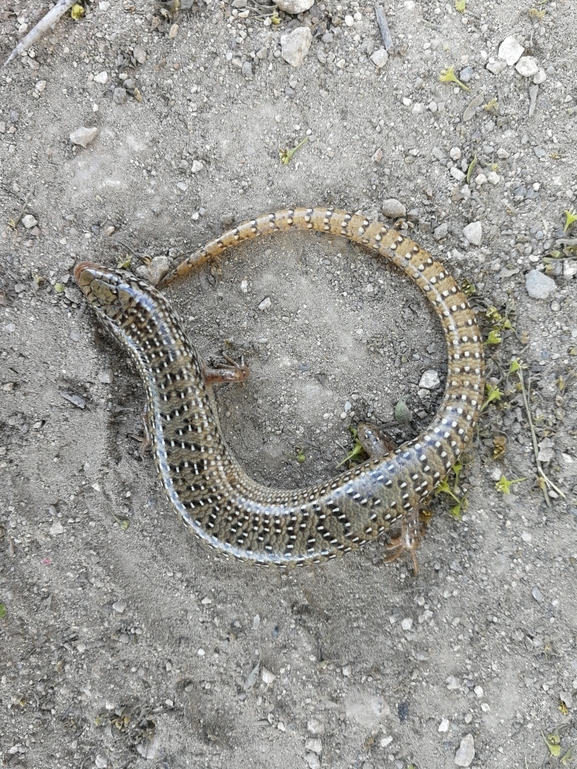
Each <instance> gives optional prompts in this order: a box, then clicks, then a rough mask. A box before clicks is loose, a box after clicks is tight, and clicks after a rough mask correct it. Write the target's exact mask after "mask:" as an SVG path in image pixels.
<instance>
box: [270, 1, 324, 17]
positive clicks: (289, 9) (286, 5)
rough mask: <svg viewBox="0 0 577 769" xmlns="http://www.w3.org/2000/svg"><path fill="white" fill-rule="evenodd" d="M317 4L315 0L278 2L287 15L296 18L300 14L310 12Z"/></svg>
mask: <svg viewBox="0 0 577 769" xmlns="http://www.w3.org/2000/svg"><path fill="white" fill-rule="evenodd" d="M314 3H315V0H277V3H276V4H277V6H278V7H279V8H280V9H281V11H284V12H285V13H292V14H293V15H294V16H296V15H297V14H298V13H304V12H305V11H308V9H309V8H311V7H312V6H313V5H314Z"/></svg>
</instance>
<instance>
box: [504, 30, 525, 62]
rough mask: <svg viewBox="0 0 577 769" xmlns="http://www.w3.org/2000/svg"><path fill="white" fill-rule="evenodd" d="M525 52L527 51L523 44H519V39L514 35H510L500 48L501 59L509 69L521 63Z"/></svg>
mask: <svg viewBox="0 0 577 769" xmlns="http://www.w3.org/2000/svg"><path fill="white" fill-rule="evenodd" d="M524 50H525V49H524V48H523V46H522V45H521V43H519V41H518V40H517V38H516V37H514V36H513V35H509V37H506V38H505V39H504V40H503V42H502V43H501V45H500V46H499V58H500V59H504V60H505V63H506V64H507V65H508V66H509V67H512V66H513V64H516V63H517V62H518V61H519V59H520V58H521V56H522V55H523V51H524Z"/></svg>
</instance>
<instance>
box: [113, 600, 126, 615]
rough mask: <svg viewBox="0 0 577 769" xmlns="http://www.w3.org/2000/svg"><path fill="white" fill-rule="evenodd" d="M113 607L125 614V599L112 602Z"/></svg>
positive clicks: (119, 612)
mask: <svg viewBox="0 0 577 769" xmlns="http://www.w3.org/2000/svg"><path fill="white" fill-rule="evenodd" d="M112 608H113V609H114V611H115V612H117V613H118V614H124V612H125V611H126V604H125V603H124V601H115V602H114V603H113V604H112Z"/></svg>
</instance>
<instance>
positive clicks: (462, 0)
mask: <svg viewBox="0 0 577 769" xmlns="http://www.w3.org/2000/svg"><path fill="white" fill-rule="evenodd" d="M466 7H467V0H455V10H456V11H459V13H464V12H465V8H466Z"/></svg>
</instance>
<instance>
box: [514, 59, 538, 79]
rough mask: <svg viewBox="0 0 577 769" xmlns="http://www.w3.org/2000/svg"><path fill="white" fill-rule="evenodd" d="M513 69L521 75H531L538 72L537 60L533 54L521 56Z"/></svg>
mask: <svg viewBox="0 0 577 769" xmlns="http://www.w3.org/2000/svg"><path fill="white" fill-rule="evenodd" d="M515 69H516V70H517V72H518V73H519V74H520V75H523V77H533V75H536V74H537V72H539V62H538V61H537V59H536V58H535V57H534V56H521V58H520V59H519V61H518V62H517V64H515Z"/></svg>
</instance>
